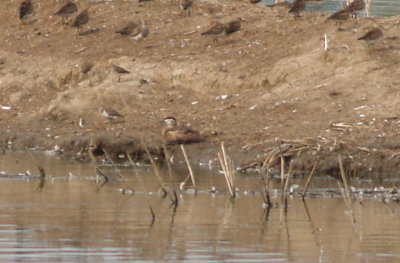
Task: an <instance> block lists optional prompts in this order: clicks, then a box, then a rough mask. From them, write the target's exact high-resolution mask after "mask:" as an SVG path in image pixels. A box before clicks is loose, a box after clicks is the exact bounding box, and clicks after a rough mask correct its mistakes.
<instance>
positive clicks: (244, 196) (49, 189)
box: [0, 154, 400, 262]
mask: <svg viewBox="0 0 400 263" xmlns="http://www.w3.org/2000/svg"><path fill="white" fill-rule="evenodd" d="M37 162H41V164H42V165H43V167H44V168H45V170H46V174H47V176H48V179H47V180H46V183H45V185H44V188H43V189H42V190H41V191H38V190H37V186H38V183H39V180H38V179H32V176H24V175H20V176H16V174H17V173H25V172H26V170H30V173H33V174H37V171H36V167H35V166H36V163H37ZM101 168H102V169H103V170H104V171H105V172H106V173H107V175H108V176H109V177H110V181H109V183H107V184H106V185H104V186H103V187H101V188H100V185H101V183H102V178H97V177H96V176H95V175H94V172H93V168H92V167H91V166H90V165H89V164H81V163H76V162H71V161H64V160H61V159H59V158H57V157H49V156H45V155H42V154H34V156H33V157H30V156H29V155H27V154H6V155H4V156H0V171H3V172H6V173H7V174H14V176H12V177H7V176H5V175H4V173H3V175H2V176H0V193H1V198H0V262H13V261H22V262H25V261H29V262H133V261H141V262H143V261H171V262H189V261H191V262H224V261H226V262H317V261H321V262H399V260H400V220H399V217H400V204H398V203H395V202H389V203H387V204H385V203H383V202H382V201H381V198H380V197H374V196H371V197H368V198H364V200H362V201H361V200H360V199H357V200H355V201H353V203H352V211H353V213H354V217H355V219H356V224H355V225H353V223H352V222H353V221H352V217H351V214H350V213H349V212H348V210H347V209H346V205H345V203H344V202H343V199H342V198H341V197H340V195H338V196H334V197H329V195H326V196H325V197H320V198H307V199H306V203H303V202H302V201H301V199H300V198H298V197H294V196H292V197H290V198H289V201H288V205H289V207H288V210H287V214H286V217H285V216H284V215H285V214H284V211H283V209H281V208H282V206H281V205H280V202H281V201H280V198H279V195H277V194H276V191H275V189H277V188H279V184H280V181H279V179H276V180H274V182H273V184H272V185H273V188H274V189H273V190H272V191H271V192H272V197H273V199H272V201H273V203H274V204H275V206H274V208H272V209H271V210H270V211H269V213H267V212H266V211H265V210H264V209H263V207H262V203H263V200H262V196H261V194H260V192H259V190H260V189H261V184H260V180H259V177H258V176H257V175H237V181H236V184H237V186H238V187H239V189H240V194H239V196H238V197H237V198H236V199H235V200H234V201H231V200H230V199H229V197H228V195H227V194H223V193H221V192H219V193H218V194H211V193H209V192H208V190H210V189H212V187H215V188H216V189H217V190H220V191H222V190H224V189H225V182H224V179H223V176H222V175H221V174H218V173H216V172H211V171H207V170H201V171H196V178H197V179H198V180H197V184H198V188H199V192H198V194H197V195H194V194H193V193H192V192H191V191H189V192H186V193H183V194H180V195H179V196H178V197H179V204H178V206H177V209H176V211H174V210H173V209H172V208H171V206H170V202H169V200H168V198H165V199H162V198H161V197H160V196H159V195H157V193H156V192H157V190H158V189H159V187H160V185H159V183H158V181H157V179H156V177H155V176H154V174H153V172H152V170H151V168H150V167H143V168H142V169H141V170H140V171H139V173H138V176H139V178H140V179H141V181H142V182H143V184H144V187H145V190H143V189H142V188H141V187H140V181H139V180H138V179H137V177H136V176H135V175H134V173H133V172H131V169H130V168H128V167H118V171H116V169H115V168H113V167H106V166H102V167H101ZM174 171H176V172H178V171H179V173H178V175H176V177H178V178H181V180H183V179H184V178H185V176H186V170H185V169H184V168H182V169H174ZM120 177H121V178H120ZM164 178H165V179H166V180H168V176H166V175H164ZM293 183H295V184H298V185H300V186H302V185H304V180H303V179H302V178H300V179H296V180H295V181H293ZM354 184H355V185H357V186H363V187H372V186H373V185H376V183H375V182H373V181H363V182H354ZM387 184H388V185H390V183H389V182H387ZM312 187H313V189H320V190H321V189H333V188H334V187H336V182H335V181H333V180H330V179H326V178H316V179H314V180H313V182H312ZM133 188H134V189H135V190H136V193H135V194H134V195H129V194H125V195H123V194H122V193H121V189H133ZM246 190H247V191H246ZM251 190H255V192H253V191H251ZM148 204H150V205H151V207H152V209H153V211H154V213H155V216H156V218H155V221H154V223H153V224H152V216H151V213H150V211H149V208H148Z"/></svg>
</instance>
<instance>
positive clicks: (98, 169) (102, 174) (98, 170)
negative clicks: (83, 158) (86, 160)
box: [88, 149, 108, 190]
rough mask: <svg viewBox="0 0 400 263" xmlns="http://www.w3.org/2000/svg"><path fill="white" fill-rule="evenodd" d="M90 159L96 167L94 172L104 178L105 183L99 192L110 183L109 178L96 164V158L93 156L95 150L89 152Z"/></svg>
mask: <svg viewBox="0 0 400 263" xmlns="http://www.w3.org/2000/svg"><path fill="white" fill-rule="evenodd" d="M88 153H89V156H90V158H91V159H92V162H93V166H94V170H95V171H96V173H99V174H100V175H101V176H103V177H104V179H105V181H104V182H103V183H102V184H101V185H100V186H99V188H97V190H99V189H100V188H102V187H103V186H104V185H106V183H108V176H106V175H105V174H104V173H103V172H102V171H101V169H100V167H99V166H98V165H97V162H96V158H95V157H94V154H93V149H90V150H89V151H88Z"/></svg>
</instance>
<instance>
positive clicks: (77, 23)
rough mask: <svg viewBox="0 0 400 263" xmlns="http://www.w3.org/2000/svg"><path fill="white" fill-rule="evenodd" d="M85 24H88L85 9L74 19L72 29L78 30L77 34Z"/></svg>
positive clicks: (87, 14)
mask: <svg viewBox="0 0 400 263" xmlns="http://www.w3.org/2000/svg"><path fill="white" fill-rule="evenodd" d="M87 22H89V11H88V9H85V10H83V11H82V12H80V13H79V14H78V15H77V16H76V17H75V18H74V22H72V27H76V28H78V32H80V29H81V27H82V26H83V25H85V24H87Z"/></svg>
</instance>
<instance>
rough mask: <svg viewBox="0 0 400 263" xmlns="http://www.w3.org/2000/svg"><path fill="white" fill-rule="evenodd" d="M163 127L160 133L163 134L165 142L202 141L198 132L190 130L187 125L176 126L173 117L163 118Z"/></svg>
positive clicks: (185, 142)
mask: <svg viewBox="0 0 400 263" xmlns="http://www.w3.org/2000/svg"><path fill="white" fill-rule="evenodd" d="M163 123H164V129H163V130H162V135H163V136H164V138H165V140H166V141H167V144H168V145H170V144H187V143H195V142H202V141H204V138H203V136H202V135H201V134H200V132H198V131H196V130H192V129H191V128H189V127H184V126H178V124H177V121H176V119H175V118H174V117H167V118H166V119H164V122H163Z"/></svg>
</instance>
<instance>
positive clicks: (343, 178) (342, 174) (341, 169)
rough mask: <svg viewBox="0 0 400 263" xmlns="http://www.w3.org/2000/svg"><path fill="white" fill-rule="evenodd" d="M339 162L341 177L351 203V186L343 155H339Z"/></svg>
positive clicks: (348, 200)
mask: <svg viewBox="0 0 400 263" xmlns="http://www.w3.org/2000/svg"><path fill="white" fill-rule="evenodd" d="M338 161H339V168H340V175H341V176H342V181H343V185H344V188H345V191H346V199H347V202H349V203H350V190H349V185H348V184H347V179H346V174H345V171H344V167H343V162H342V155H341V154H340V153H339V154H338Z"/></svg>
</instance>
